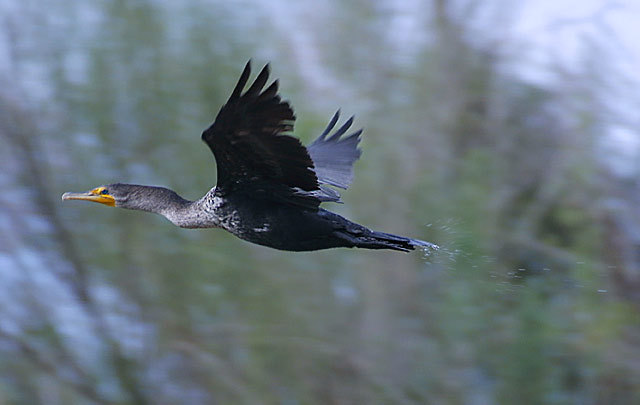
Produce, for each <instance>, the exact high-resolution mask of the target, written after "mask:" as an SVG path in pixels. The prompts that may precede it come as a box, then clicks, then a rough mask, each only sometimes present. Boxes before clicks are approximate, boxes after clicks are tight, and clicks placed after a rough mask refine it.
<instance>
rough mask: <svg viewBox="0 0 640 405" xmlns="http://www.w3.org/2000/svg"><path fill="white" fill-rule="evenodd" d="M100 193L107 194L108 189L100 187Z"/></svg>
mask: <svg viewBox="0 0 640 405" xmlns="http://www.w3.org/2000/svg"><path fill="white" fill-rule="evenodd" d="M100 194H109V190H107V189H106V188H104V189H102V191H101V192H100Z"/></svg>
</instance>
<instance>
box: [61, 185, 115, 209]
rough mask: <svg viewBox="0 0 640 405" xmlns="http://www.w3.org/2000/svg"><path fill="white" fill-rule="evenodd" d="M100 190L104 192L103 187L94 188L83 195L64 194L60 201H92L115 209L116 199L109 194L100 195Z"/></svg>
mask: <svg viewBox="0 0 640 405" xmlns="http://www.w3.org/2000/svg"><path fill="white" fill-rule="evenodd" d="M102 190H104V187H98V188H94V189H93V190H91V191H87V192H84V193H64V194H62V199H63V200H85V201H93V202H97V203H100V204H104V205H108V206H109V207H115V206H116V199H115V198H113V196H112V195H110V194H102Z"/></svg>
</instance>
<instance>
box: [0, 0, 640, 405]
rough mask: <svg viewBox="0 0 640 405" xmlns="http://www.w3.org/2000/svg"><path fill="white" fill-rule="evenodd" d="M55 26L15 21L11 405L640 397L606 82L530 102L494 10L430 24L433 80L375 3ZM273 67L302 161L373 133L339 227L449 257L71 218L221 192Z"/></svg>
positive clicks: (154, 4) (440, 11)
mask: <svg viewBox="0 0 640 405" xmlns="http://www.w3.org/2000/svg"><path fill="white" fill-rule="evenodd" d="M49 3H50V4H49V7H48V8H47V10H42V9H40V8H39V7H36V5H35V4H31V2H25V3H24V4H22V3H18V2H15V7H16V10H17V11H15V12H14V13H13V14H11V15H9V16H8V17H7V19H6V23H7V30H8V32H11V33H13V35H14V37H13V38H14V42H12V46H13V47H15V49H16V50H19V51H20V52H15V53H13V54H12V55H13V59H12V60H11V64H12V66H13V70H10V71H9V73H8V74H9V75H10V74H13V75H15V77H11V76H8V79H6V80H8V81H13V82H15V83H16V86H17V87H16V90H14V93H12V92H10V91H6V94H2V92H0V102H1V103H2V105H1V106H2V107H4V108H0V110H4V111H5V112H3V113H2V115H1V118H2V119H1V120H0V123H2V125H1V127H0V133H1V135H2V139H3V143H4V144H6V145H7V148H5V149H3V150H2V151H1V152H0V157H1V158H3V161H4V162H5V163H4V165H6V169H7V170H6V173H5V174H4V175H3V177H2V184H3V186H4V188H5V189H7V190H10V191H11V193H7V194H5V195H6V197H5V196H3V197H2V198H3V199H2V202H3V205H4V206H6V210H5V212H6V216H1V217H0V219H2V221H3V222H2V223H3V228H2V229H4V230H6V232H5V234H6V236H4V237H3V238H4V239H5V241H6V242H7V243H6V244H5V247H4V248H0V258H1V259H2V261H1V262H0V266H2V267H3V269H2V274H4V275H5V277H6V278H5V281H4V282H3V284H4V285H5V287H4V289H6V290H7V291H8V292H10V293H11V294H9V293H7V294H5V297H6V298H5V300H3V302H2V303H1V306H0V314H1V317H2V318H3V321H2V322H0V338H2V344H1V345H0V359H1V360H2V361H1V362H0V402H3V403H5V402H6V403H25V404H27V403H189V404H197V403H222V404H227V403H250V404H256V403H282V404H298V403H300V404H316V403H317V404H326V403H335V404H362V403H372V404H373V403H450V404H458V403H460V404H462V403H465V404H467V403H469V404H474V403H505V404H507V403H513V404H515V403H518V404H541V403H548V404H569V403H576V404H598V403H620V404H628V403H633V402H639V401H640V384H638V381H640V374H639V372H638V364H640V363H639V361H640V358H639V354H638V353H639V351H638V339H637V336H638V334H639V332H640V321H639V319H640V318H639V317H638V316H637V311H638V300H637V299H633V295H630V294H627V293H625V283H626V279H625V278H624V277H625V274H629V273H625V271H626V269H625V268H624V267H623V266H621V265H619V264H616V263H614V262H615V260H614V259H615V258H616V257H618V258H619V257H622V256H623V255H624V254H625V253H624V252H625V250H624V249H623V248H621V246H623V247H625V246H628V245H630V244H632V241H627V239H629V238H628V237H627V234H626V233H625V230H624V229H623V228H611V227H608V226H607V224H608V223H609V222H608V221H609V219H610V212H609V211H607V210H606V209H605V207H604V205H603V203H602V201H603V198H604V195H605V194H606V193H607V192H608V191H607V190H608V188H607V184H610V183H611V182H612V180H611V179H610V178H608V177H607V176H606V174H605V173H603V170H602V169H601V167H600V162H599V161H598V160H597V156H596V153H595V152H594V150H595V148H594V146H593V145H595V144H596V142H597V139H598V137H600V136H602V128H603V124H604V121H603V118H602V115H601V111H602V110H601V108H602V104H601V100H599V99H598V98H597V96H596V94H597V93H598V91H599V90H601V89H600V88H599V87H598V86H599V82H598V81H597V80H596V79H597V77H596V78H594V77H593V72H592V71H591V70H589V69H587V71H586V72H585V79H586V78H588V79H590V80H591V81H589V82H586V83H580V84H579V85H578V84H576V85H575V86H574V85H572V83H579V81H580V79H581V78H582V77H581V76H579V75H578V76H577V77H571V78H566V77H565V78H564V79H571V80H566V81H564V82H562V83H563V85H558V86H543V85H536V84H532V83H529V82H525V81H524V80H522V79H519V78H518V76H517V75H516V74H514V73H510V72H509V70H508V69H505V68H504V65H505V64H506V63H508V62H511V61H510V60H508V57H506V56H504V55H502V54H501V53H500V48H499V47H498V48H496V46H495V44H494V43H492V42H491V41H489V39H490V38H491V37H492V34H493V32H492V31H491V30H492V29H495V27H494V26H492V25H491V24H487V26H486V28H485V29H486V33H485V35H484V36H483V35H482V34H479V33H478V32H476V30H477V27H474V26H472V25H471V24H468V22H469V21H470V20H473V18H472V17H473V16H474V15H475V14H474V13H479V12H480V11H479V10H481V9H482V6H480V5H481V4H482V2H470V4H471V3H473V4H476V3H477V4H478V5H479V6H478V7H480V8H474V7H470V8H462V11H459V10H458V9H457V8H456V7H454V6H455V5H456V4H458V3H457V2H447V1H442V0H436V1H433V2H432V3H433V4H432V6H433V7H432V9H431V11H430V13H428V14H426V15H425V25H426V27H423V29H424V32H426V33H427V34H428V35H429V37H430V40H429V41H424V42H423V43H420V45H419V46H418V45H415V47H416V49H410V51H411V55H412V56H411V57H410V58H409V57H402V56H401V55H400V54H401V53H402V52H405V51H407V50H403V49H398V46H399V45H398V44H397V43H395V42H394V41H393V40H392V39H391V38H392V37H391V36H390V35H389V32H388V31H387V30H386V27H388V26H389V25H390V24H391V23H392V21H391V20H390V16H389V14H388V13H386V12H384V8H379V6H375V5H370V4H368V3H366V2H355V3H353V4H351V5H349V6H339V5H338V4H337V3H336V4H333V3H331V4H330V5H327V6H325V8H322V9H321V10H320V11H317V15H315V16H314V11H313V7H314V6H313V5H312V4H311V3H309V4H307V3H301V5H299V6H291V7H289V6H286V5H285V4H280V3H279V2H276V3H274V4H276V5H277V6H274V8H273V9H271V8H270V6H268V5H262V3H260V2H243V3H242V4H231V3H229V4H225V3H223V2H219V3H218V2H211V3H210V2H202V1H190V2H187V4H180V5H178V4H177V3H168V2H162V1H134V2H127V1H102V2H95V3H94V4H92V5H87V4H85V2H81V1H71V2H62V1H51V2H49ZM305 4H306V5H305ZM288 13H290V14H288ZM425 13H426V11H425ZM301 16H302V17H304V18H307V19H308V21H307V20H305V19H304V18H301ZM312 16H313V18H312ZM18 18H20V20H19V22H20V23H18ZM496 18H497V17H496ZM328 22H330V23H331V24H333V25H328ZM491 23H492V24H498V25H499V23H500V21H499V20H496V21H492V22H491ZM283 24H284V25H287V26H288V27H289V28H288V30H283V29H282V28H280V27H282V26H283ZM289 25H290V26H289ZM484 38H487V40H486V41H485V40H484ZM504 40H505V41H508V38H504ZM599 51H601V50H599V49H598V48H589V52H592V53H597V52H599ZM399 55H400V56H399ZM251 57H254V67H259V66H260V65H261V64H262V63H263V62H266V61H268V60H270V61H271V62H272V71H273V75H272V76H273V77H274V78H276V77H279V78H281V79H282V82H281V89H282V90H281V93H282V94H283V96H284V98H285V99H290V100H291V101H292V103H293V105H294V107H295V108H296V112H297V114H298V116H299V117H300V119H299V120H298V124H297V126H296V134H297V135H298V136H300V137H301V138H303V139H305V140H310V139H312V138H313V137H314V136H315V134H317V133H318V131H320V130H321V129H322V127H323V125H324V122H325V119H328V118H329V117H330V116H331V114H332V113H333V111H334V109H335V108H337V107H339V106H341V107H342V111H343V114H346V115H347V116H348V115H350V114H352V113H355V114H357V120H356V125H362V126H365V129H366V130H365V134H364V140H363V144H362V147H363V150H364V154H363V157H362V159H361V160H360V161H359V162H358V163H357V165H356V181H355V184H354V185H353V187H352V189H351V190H349V191H348V192H347V193H345V196H344V200H345V202H346V204H344V205H343V206H335V207H330V209H335V210H336V211H338V212H340V213H342V214H344V215H347V216H349V217H350V218H352V219H354V220H356V221H358V222H361V223H364V224H366V225H369V226H371V227H372V228H374V229H381V230H387V231H389V232H394V233H398V234H407V235H411V236H415V237H418V238H421V239H425V240H431V241H434V242H436V243H438V244H440V245H441V246H442V249H441V251H440V252H438V253H437V254H435V255H433V256H430V257H422V256H421V255H420V254H418V253H416V254H413V255H402V254H398V253H394V252H377V251H356V250H353V251H351V250H330V251H322V252H312V253H304V254H300V253H289V252H279V251H274V250H269V249H267V248H263V247H260V246H253V245H249V244H247V243H245V242H243V241H240V240H238V239H236V238H234V237H233V236H231V235H229V234H227V233H225V232H222V231H218V230H205V231H194V230H183V229H177V228H174V227H172V226H171V225H170V224H168V223H167V222H166V221H165V220H164V219H162V218H160V217H157V216H151V215H145V214H142V213H139V212H128V211H123V210H109V209H106V208H105V207H102V206H98V205H93V204H83V205H81V204H65V205H64V206H62V205H61V203H60V202H59V201H58V199H59V195H60V194H62V192H64V191H67V190H82V189H89V188H91V187H94V186H97V185H99V184H108V183H111V182H116V181H121V182H129V183H141V184H156V185H164V186H167V187H170V188H172V189H174V190H176V191H177V192H178V193H180V194H181V195H183V196H185V197H186V198H190V199H196V198H198V197H200V195H202V194H204V193H205V192H206V191H207V190H208V189H209V188H210V187H211V186H213V185H214V182H215V165H214V162H213V159H212V156H211V154H210V152H209V151H208V149H207V148H206V147H205V146H204V145H203V144H202V143H201V142H200V140H199V135H200V132H201V131H202V130H203V129H205V128H206V126H207V125H209V123H210V122H211V121H212V120H213V118H214V116H215V113H216V112H217V109H218V108H219V106H220V105H221V104H222V103H223V102H224V101H225V99H226V97H227V96H228V94H229V93H230V91H231V89H232V87H233V85H234V84H235V81H236V80H237V76H238V75H239V73H240V70H241V68H242V66H243V64H244V63H245V62H246V60H247V59H249V58H251ZM33 66H36V67H38V68H39V69H40V70H41V71H42V72H43V73H42V76H41V77H40V80H41V81H42V83H41V87H42V88H40V89H39V90H40V91H41V92H42V93H43V94H44V95H38V96H36V95H32V94H30V93H29V91H27V85H28V84H25V83H27V79H28V77H26V76H25V74H24V73H22V72H23V69H25V70H27V71H30V70H29V69H30V68H31V67H33ZM603 69H604V68H603ZM11 72H13V73H11ZM317 74H321V75H324V77H317V76H316V75H317ZM558 74H559V75H561V73H558ZM3 80H5V79H3ZM20 86H24V88H21V87H20ZM585 86H586V88H587V90H589V91H586V90H585V88H584V87H585ZM622 203H628V201H627V200H624V199H623V200H622ZM34 218H35V219H37V220H39V221H43V223H45V225H42V226H40V227H38V226H34V225H33V223H32V222H33V221H34ZM620 240H625V241H627V242H624V243H622V244H620V243H618V244H614V243H610V241H620ZM625 243H626V244H625ZM612 257H613V258H614V259H612ZM625 263H628V262H625ZM616 266H617V267H616ZM3 291H4V290H3Z"/></svg>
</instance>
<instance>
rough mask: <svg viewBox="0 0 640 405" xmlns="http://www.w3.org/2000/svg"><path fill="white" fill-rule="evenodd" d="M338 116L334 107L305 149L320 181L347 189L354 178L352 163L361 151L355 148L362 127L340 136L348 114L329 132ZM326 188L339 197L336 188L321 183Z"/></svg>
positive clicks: (350, 119)
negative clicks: (339, 125) (331, 115)
mask: <svg viewBox="0 0 640 405" xmlns="http://www.w3.org/2000/svg"><path fill="white" fill-rule="evenodd" d="M339 117H340V110H338V111H336V113H335V114H334V115H333V118H331V121H330V122H329V125H327V128H326V129H325V130H324V131H323V132H322V134H320V136H319V137H318V138H317V139H316V140H315V141H313V143H311V144H310V145H309V146H307V150H308V151H309V155H310V156H311V159H312V160H313V164H314V167H315V169H314V170H315V172H316V176H317V177H318V181H319V182H320V183H323V184H328V185H331V186H335V187H340V188H342V189H347V187H349V185H350V184H351V182H352V181H353V164H354V162H355V161H356V160H358V158H359V157H360V154H361V153H362V151H361V150H360V149H358V143H359V142H360V134H362V129H360V130H358V131H355V132H353V133H351V134H349V135H347V136H345V137H342V135H344V134H345V133H346V132H347V130H348V129H349V128H350V127H351V124H353V117H351V118H349V119H348V120H347V122H345V123H344V124H343V125H342V126H341V127H340V128H339V129H338V130H337V131H335V132H334V133H333V134H331V135H330V136H329V133H330V132H331V131H332V130H333V128H334V127H335V125H336V123H337V122H338V118H339ZM327 190H329V191H331V192H333V193H334V194H335V195H336V196H337V197H338V198H339V197H340V196H339V194H338V193H337V192H336V191H334V190H332V189H326V188H324V187H323V191H325V192H327Z"/></svg>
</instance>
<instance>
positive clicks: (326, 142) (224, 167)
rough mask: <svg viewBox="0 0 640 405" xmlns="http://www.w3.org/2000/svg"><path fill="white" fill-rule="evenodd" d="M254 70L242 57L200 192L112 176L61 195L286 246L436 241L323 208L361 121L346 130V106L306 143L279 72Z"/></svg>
mask: <svg viewBox="0 0 640 405" xmlns="http://www.w3.org/2000/svg"><path fill="white" fill-rule="evenodd" d="M250 74H251V61H249V62H248V63H247V65H246V66H245V68H244V70H243V72H242V75H241V76H240V80H239V81H238V84H236V86H235V88H234V89H233V92H232V93H231V96H230V97H229V100H228V101H227V103H226V104H225V105H224V106H223V107H222V108H221V109H220V112H219V113H218V115H217V117H216V119H215V121H214V122H213V124H212V125H211V126H210V127H209V128H208V129H206V130H205V131H204V132H203V133H202V140H203V141H204V142H205V143H206V144H207V145H208V146H209V148H210V149H211V151H212V152H213V155H214V157H215V161H216V165H217V174H218V180H217V184H216V186H215V187H213V188H212V189H211V190H209V191H208V192H207V193H206V194H205V195H204V197H202V198H200V199H199V200H197V201H189V200H186V199H184V198H182V197H180V196H179V195H178V194H177V193H176V192H174V191H172V190H169V189H167V188H164V187H154V186H141V185H135V184H123V183H114V184H108V185H102V186H99V187H96V188H94V189H92V190H91V191H88V192H84V193H64V194H63V196H62V199H63V200H86V201H94V202H98V203H101V204H104V205H108V206H111V207H121V208H127V209H132V210H140V211H147V212H154V213H157V214H160V215H163V216H164V217H166V218H167V219H168V220H169V221H171V222H172V223H173V224H175V225H177V226H179V227H182V228H222V229H225V230H227V231H229V232H231V233H232V234H234V235H236V236H237V237H239V238H241V239H244V240H246V241H249V242H252V243H256V244H259V245H263V246H269V247H271V248H275V249H280V250H288V251H310V250H320V249H329V248H336V247H349V248H352V247H358V248H366V249H393V250H399V251H405V252H407V251H411V250H414V249H415V248H417V247H418V248H423V249H437V246H436V245H434V244H432V243H429V242H425V241H421V240H418V239H412V238H407V237H403V236H397V235H392V234H389V233H383V232H377V231H372V230H370V229H368V228H366V227H364V226H362V225H359V224H356V223H354V222H351V221H349V220H348V219H346V218H343V217H342V216H340V215H338V214H335V213H333V212H330V211H327V210H325V209H323V208H320V203H323V202H339V201H340V194H339V193H338V192H337V191H336V189H335V188H341V189H347V187H349V185H350V184H351V182H352V180H353V164H354V162H355V161H356V160H357V159H358V158H359V157H360V153H361V151H360V149H359V148H358V143H359V142H360V136H361V134H362V129H360V130H357V131H354V132H352V133H349V134H347V135H345V134H346V133H347V132H348V131H349V128H350V127H351V125H352V124H353V117H351V118H349V119H348V120H347V121H346V122H345V123H344V124H343V125H341V126H340V127H339V128H338V129H335V130H334V128H335V127H336V124H337V122H338V118H339V113H340V111H339V110H338V112H336V113H335V115H334V116H333V118H332V119H331V121H330V122H329V124H328V125H327V127H326V128H325V130H324V131H323V132H322V133H321V134H320V136H319V137H318V138H317V139H316V140H315V141H313V142H312V143H311V144H310V145H308V146H306V147H305V146H303V145H302V143H301V142H300V140H299V139H297V138H294V137H293V136H291V135H289V134H290V133H291V132H292V130H293V123H294V120H295V116H294V114H293V110H292V108H291V106H290V105H289V103H288V102H287V101H283V100H282V99H281V98H280V96H279V95H278V81H277V80H275V81H274V82H273V83H271V85H269V86H268V87H267V88H266V89H264V87H265V85H266V84H267V81H268V78H269V65H268V64H267V65H266V66H265V67H264V68H263V69H262V71H261V72H260V73H259V74H258V76H257V77H256V79H255V81H254V82H253V84H251V85H250V86H249V88H248V89H247V90H246V91H244V89H245V87H246V85H247V82H248V80H249V76H250Z"/></svg>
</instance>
